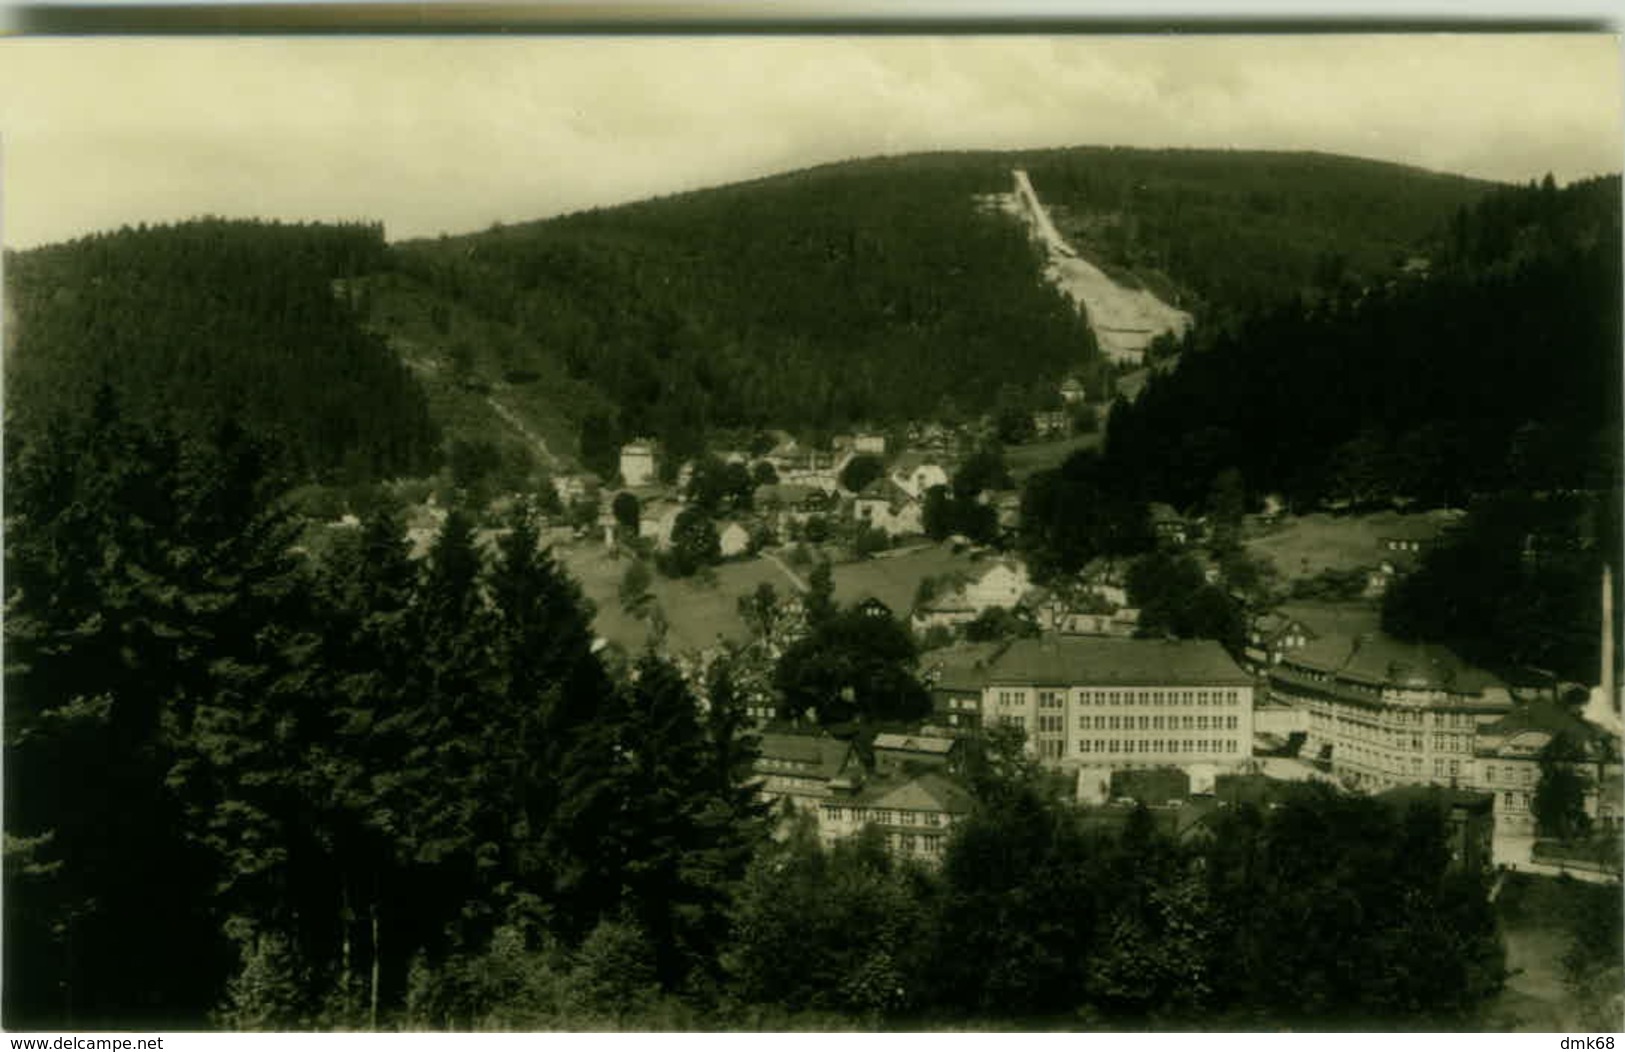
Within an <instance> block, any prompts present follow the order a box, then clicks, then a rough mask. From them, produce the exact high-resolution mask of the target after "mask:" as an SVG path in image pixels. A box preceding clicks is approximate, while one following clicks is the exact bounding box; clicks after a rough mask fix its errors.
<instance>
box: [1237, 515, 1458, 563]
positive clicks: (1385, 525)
mask: <svg viewBox="0 0 1625 1052" xmlns="http://www.w3.org/2000/svg"><path fill="white" fill-rule="evenodd" d="M1421 517H1422V516H1418V515H1401V514H1400V513H1399V512H1393V511H1387V512H1379V513H1377V514H1374V515H1326V514H1315V515H1300V516H1289V517H1286V518H1284V519H1282V520H1281V522H1280V524H1279V525H1277V526H1276V527H1274V528H1273V529H1271V530H1270V531H1269V532H1268V533H1265V534H1261V535H1259V536H1254V537H1250V538H1248V540H1247V541H1246V542H1245V543H1246V547H1247V550H1248V552H1250V553H1251V554H1253V555H1256V556H1263V557H1264V558H1267V559H1269V560H1270V561H1271V562H1272V563H1274V564H1275V566H1276V568H1277V569H1278V570H1280V571H1281V575H1282V577H1284V578H1286V579H1287V580H1292V579H1294V578H1299V577H1314V576H1315V575H1316V574H1319V573H1322V572H1324V571H1326V570H1339V571H1345V570H1357V569H1361V568H1364V567H1373V566H1376V565H1377V564H1378V563H1379V562H1381V561H1382V560H1383V558H1384V557H1385V556H1386V555H1387V553H1386V552H1385V551H1384V550H1383V548H1382V543H1381V542H1382V539H1383V538H1384V537H1385V536H1388V535H1389V533H1390V532H1391V531H1392V530H1393V529H1394V527H1395V526H1396V525H1398V524H1400V523H1409V522H1413V521H1415V520H1417V519H1418V518H1421ZM1428 517H1430V518H1433V519H1435V520H1436V521H1437V522H1438V523H1441V524H1442V523H1444V522H1447V521H1449V519H1448V517H1447V516H1442V515H1439V514H1438V513H1428Z"/></svg>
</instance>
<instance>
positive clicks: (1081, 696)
mask: <svg viewBox="0 0 1625 1052" xmlns="http://www.w3.org/2000/svg"><path fill="white" fill-rule="evenodd" d="M995 693H996V695H997V696H996V699H995V700H996V701H997V703H998V705H999V707H1001V708H1006V709H1010V708H1022V707H1025V706H1026V704H1027V692H1026V691H1024V690H1001V691H996V692H995ZM1077 703H1078V704H1079V705H1082V706H1098V707H1104V706H1112V705H1152V706H1156V705H1175V706H1192V705H1197V706H1200V705H1221V706H1233V705H1239V704H1240V703H1241V691H1239V690H1080V691H1079V692H1078V696H1077ZM1038 707H1039V708H1040V709H1061V708H1065V707H1066V692H1065V691H1060V690H1041V691H1039V692H1038Z"/></svg>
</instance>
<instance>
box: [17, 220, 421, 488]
mask: <svg viewBox="0 0 1625 1052" xmlns="http://www.w3.org/2000/svg"><path fill="white" fill-rule="evenodd" d="M388 253H389V249H388V247H387V246H386V245H385V243H384V232H383V228H382V227H381V226H378V225H367V224H351V225H347V226H327V225H319V224H278V223H260V222H244V221H228V220H220V219H211V220H199V221H196V222H191V223H184V224H180V225H176V226H162V227H152V228H145V227H143V228H142V229H139V230H137V229H130V228H125V229H123V230H120V231H117V232H113V233H107V234H98V235H94V236H91V237H87V238H83V239H80V240H78V241H73V242H70V243H67V244H63V245H56V246H51V247H49V248H42V249H37V250H34V251H31V252H22V253H10V254H8V256H7V259H6V296H7V300H8V306H9V308H10V310H11V313H12V320H13V324H12V325H10V326H8V333H7V337H8V347H7V350H6V396H7V397H6V427H7V433H8V437H14V436H17V435H19V434H24V435H26V434H30V433H32V432H33V431H35V430H36V429H37V428H38V427H39V426H42V425H43V424H44V423H45V422H48V421H50V420H51V419H53V418H55V417H58V416H62V415H68V414H78V415H83V414H87V413H89V412H90V410H91V406H92V403H93V401H94V399H95V397H96V392H97V390H98V389H99V388H101V387H102V386H104V385H105V386H107V387H110V388H111V389H112V390H114V391H116V392H117V394H118V397H119V400H120V402H121V405H122V406H123V408H124V411H125V412H127V413H130V414H133V415H137V416H140V417H141V418H143V419H147V420H152V421H163V422H164V423H165V425H166V426H168V427H171V428H174V429H176V430H178V431H182V432H187V433H194V432H196V433H205V432H207V431H209V430H210V429H211V428H213V427H214V426H215V425H216V424H217V423H218V422H219V421H221V420H225V419H231V420H235V421H237V422H238V423H240V424H241V425H242V426H244V427H246V428H248V429H249V430H251V431H253V432H254V433H255V434H257V435H261V436H264V437H268V438H274V439H275V440H276V442H277V447H278V449H279V450H280V451H281V455H282V456H285V457H286V458H287V459H288V465H287V466H288V468H289V470H291V471H294V472H297V473H298V474H299V475H300V476H301V477H303V478H306V479H309V480H318V479H319V480H323V481H331V480H337V479H341V478H344V479H349V480H351V481H365V480H367V479H372V478H388V477H391V476H396V475H405V474H418V473H422V472H425V471H427V470H429V469H431V468H432V466H433V465H434V464H435V463H436V462H437V460H438V458H439V455H440V451H439V449H438V444H439V437H438V434H437V431H436V428H435V425H434V422H433V421H432V420H431V419H430V418H429V413H428V406H427V403H426V401H425V399H424V397H423V392H422V391H421V390H420V389H419V387H418V385H417V382H416V381H415V380H414V379H413V378H412V376H411V374H410V373H409V372H408V371H407V369H406V368H405V366H404V365H402V363H401V361H400V360H399V359H398V357H397V356H396V355H395V354H394V353H393V352H392V351H390V350H389V348H388V347H386V346H385V345H384V343H383V341H382V340H380V339H378V338H377V337H376V336H372V335H369V334H367V333H365V332H363V331H362V329H361V328H360V326H359V325H358V324H357V314H356V304H355V303H354V302H353V300H352V293H351V291H350V284H349V283H351V282H353V280H354V279H355V278H356V277H357V276H359V275H362V274H366V273H370V272H373V271H375V270H377V269H378V268H379V267H381V266H383V265H385V263H386V260H387V258H388Z"/></svg>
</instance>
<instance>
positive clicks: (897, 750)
mask: <svg viewBox="0 0 1625 1052" xmlns="http://www.w3.org/2000/svg"><path fill="white" fill-rule="evenodd" d="M963 746H964V742H963V740H962V739H960V738H958V737H956V736H954V735H953V734H952V733H931V734H928V733H926V732H925V730H924V729H923V728H922V729H921V730H919V731H916V732H914V733H912V734H895V733H883V734H877V735H875V740H874V744H873V746H872V750H873V752H874V758H875V769H876V770H879V771H905V772H915V773H920V772H923V771H925V770H929V769H936V770H942V771H947V772H948V773H950V774H952V773H955V772H957V770H958V769H959V762H960V758H961V756H962V754H963V752H964V748H963Z"/></svg>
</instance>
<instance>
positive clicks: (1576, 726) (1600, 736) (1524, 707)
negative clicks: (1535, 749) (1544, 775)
mask: <svg viewBox="0 0 1625 1052" xmlns="http://www.w3.org/2000/svg"><path fill="white" fill-rule="evenodd" d="M1478 730H1479V734H1480V735H1482V736H1486V737H1498V738H1502V739H1505V738H1510V737H1512V736H1513V735H1515V734H1523V733H1525V732H1527V731H1539V732H1542V733H1544V734H1548V735H1550V736H1552V737H1554V738H1555V737H1557V736H1558V735H1559V734H1566V735H1568V736H1569V737H1570V738H1571V739H1572V740H1573V741H1575V742H1577V743H1588V742H1595V741H1604V740H1607V739H1610V738H1613V737H1614V735H1611V734H1609V732H1608V731H1607V730H1605V729H1604V728H1602V727H1599V726H1597V725H1596V724H1594V723H1592V722H1590V721H1589V720H1586V719H1583V718H1581V717H1580V716H1579V715H1578V714H1577V713H1575V712H1574V711H1572V710H1570V709H1568V708H1565V707H1564V706H1562V705H1559V704H1557V703H1556V702H1552V701H1546V700H1537V701H1530V702H1525V703H1524V704H1521V705H1519V706H1517V707H1516V708H1514V709H1513V710H1512V711H1511V712H1509V713H1507V714H1506V715H1505V716H1502V717H1501V718H1500V719H1498V720H1496V721H1495V722H1494V723H1486V724H1484V725H1482V726H1481V727H1479V729H1478Z"/></svg>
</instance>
